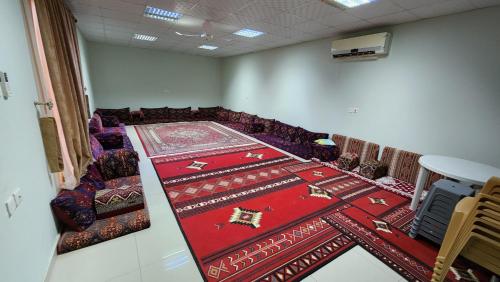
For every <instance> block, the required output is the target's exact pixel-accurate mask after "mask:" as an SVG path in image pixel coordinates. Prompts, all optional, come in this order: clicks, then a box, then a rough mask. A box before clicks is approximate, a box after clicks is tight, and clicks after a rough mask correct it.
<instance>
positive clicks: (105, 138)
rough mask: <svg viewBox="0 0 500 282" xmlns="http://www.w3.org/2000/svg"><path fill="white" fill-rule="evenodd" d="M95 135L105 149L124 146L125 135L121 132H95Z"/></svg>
mask: <svg viewBox="0 0 500 282" xmlns="http://www.w3.org/2000/svg"><path fill="white" fill-rule="evenodd" d="M93 137H95V139H97V141H99V143H100V144H101V145H102V147H103V148H104V150H111V149H120V148H123V144H124V142H123V139H124V137H125V136H123V135H122V134H121V133H116V132H108V133H97V134H93Z"/></svg>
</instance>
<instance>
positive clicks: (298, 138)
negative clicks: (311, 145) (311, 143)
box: [293, 127, 308, 144]
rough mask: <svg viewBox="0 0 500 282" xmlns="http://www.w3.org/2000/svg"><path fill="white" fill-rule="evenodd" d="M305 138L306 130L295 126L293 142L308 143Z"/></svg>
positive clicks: (306, 136)
mask: <svg viewBox="0 0 500 282" xmlns="http://www.w3.org/2000/svg"><path fill="white" fill-rule="evenodd" d="M307 138H308V135H307V130H305V129H304V128H302V127H297V129H296V131H295V139H294V140H293V142H295V143H300V144H307V143H308V140H307Z"/></svg>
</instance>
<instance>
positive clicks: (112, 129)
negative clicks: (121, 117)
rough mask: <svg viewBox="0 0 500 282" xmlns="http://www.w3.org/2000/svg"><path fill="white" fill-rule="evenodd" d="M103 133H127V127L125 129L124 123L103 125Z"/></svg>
mask: <svg viewBox="0 0 500 282" xmlns="http://www.w3.org/2000/svg"><path fill="white" fill-rule="evenodd" d="M102 132H103V133H113V132H114V133H121V134H122V135H127V129H125V124H123V123H120V124H119V126H118V127H105V128H104V129H103V131H102Z"/></svg>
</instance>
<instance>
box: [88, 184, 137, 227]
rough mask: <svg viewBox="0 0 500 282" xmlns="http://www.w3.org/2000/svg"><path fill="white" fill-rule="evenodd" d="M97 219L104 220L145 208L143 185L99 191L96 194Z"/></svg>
mask: <svg viewBox="0 0 500 282" xmlns="http://www.w3.org/2000/svg"><path fill="white" fill-rule="evenodd" d="M94 203H95V209H96V213H97V219H103V218H107V217H111V216H116V215H119V214H124V213H127V212H131V211H135V210H139V209H143V208H144V198H143V196H142V185H141V184H135V185H123V186H120V187H117V188H113V189H103V190H99V191H97V192H96V194H95V200H94Z"/></svg>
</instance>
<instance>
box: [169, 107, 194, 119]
mask: <svg viewBox="0 0 500 282" xmlns="http://www.w3.org/2000/svg"><path fill="white" fill-rule="evenodd" d="M168 118H169V119H173V120H181V121H184V120H189V119H190V118H191V107H187V108H168Z"/></svg>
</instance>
